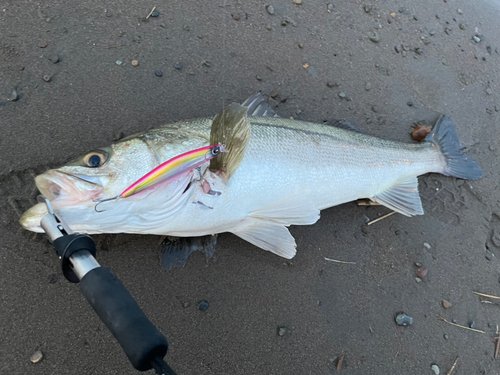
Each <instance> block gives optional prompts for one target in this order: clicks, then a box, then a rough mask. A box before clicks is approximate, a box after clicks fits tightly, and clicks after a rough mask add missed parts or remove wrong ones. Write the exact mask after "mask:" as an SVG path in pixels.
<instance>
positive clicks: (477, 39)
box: [472, 35, 481, 43]
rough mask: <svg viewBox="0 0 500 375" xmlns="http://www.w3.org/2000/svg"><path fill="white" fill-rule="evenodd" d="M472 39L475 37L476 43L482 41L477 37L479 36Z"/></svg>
mask: <svg viewBox="0 0 500 375" xmlns="http://www.w3.org/2000/svg"><path fill="white" fill-rule="evenodd" d="M472 39H474V42H476V43H479V42H480V41H481V38H479V37H477V36H475V35H474V36H473V37H472Z"/></svg>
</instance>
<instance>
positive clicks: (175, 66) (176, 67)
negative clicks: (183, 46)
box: [174, 63, 182, 70]
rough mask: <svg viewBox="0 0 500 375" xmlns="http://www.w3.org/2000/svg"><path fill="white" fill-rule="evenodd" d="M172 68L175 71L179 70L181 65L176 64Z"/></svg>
mask: <svg viewBox="0 0 500 375" xmlns="http://www.w3.org/2000/svg"><path fill="white" fill-rule="evenodd" d="M174 68H175V69H177V70H181V69H182V65H181V64H179V63H177V64H175V65H174Z"/></svg>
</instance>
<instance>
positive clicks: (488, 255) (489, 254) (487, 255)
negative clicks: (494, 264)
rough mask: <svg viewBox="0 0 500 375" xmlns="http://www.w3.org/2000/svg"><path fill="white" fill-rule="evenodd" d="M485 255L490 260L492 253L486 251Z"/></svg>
mask: <svg viewBox="0 0 500 375" xmlns="http://www.w3.org/2000/svg"><path fill="white" fill-rule="evenodd" d="M485 257H486V259H488V260H490V261H491V260H493V254H492V253H486V255H485Z"/></svg>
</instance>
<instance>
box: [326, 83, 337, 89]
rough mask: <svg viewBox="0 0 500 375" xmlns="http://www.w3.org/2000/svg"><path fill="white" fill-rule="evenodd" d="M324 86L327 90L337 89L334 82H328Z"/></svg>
mask: <svg viewBox="0 0 500 375" xmlns="http://www.w3.org/2000/svg"><path fill="white" fill-rule="evenodd" d="M326 86H328V87H329V88H334V87H338V86H339V84H338V83H336V82H331V81H329V82H327V83H326Z"/></svg>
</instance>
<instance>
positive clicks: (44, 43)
mask: <svg viewBox="0 0 500 375" xmlns="http://www.w3.org/2000/svg"><path fill="white" fill-rule="evenodd" d="M38 47H40V48H45V47H47V42H39V43H38Z"/></svg>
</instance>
